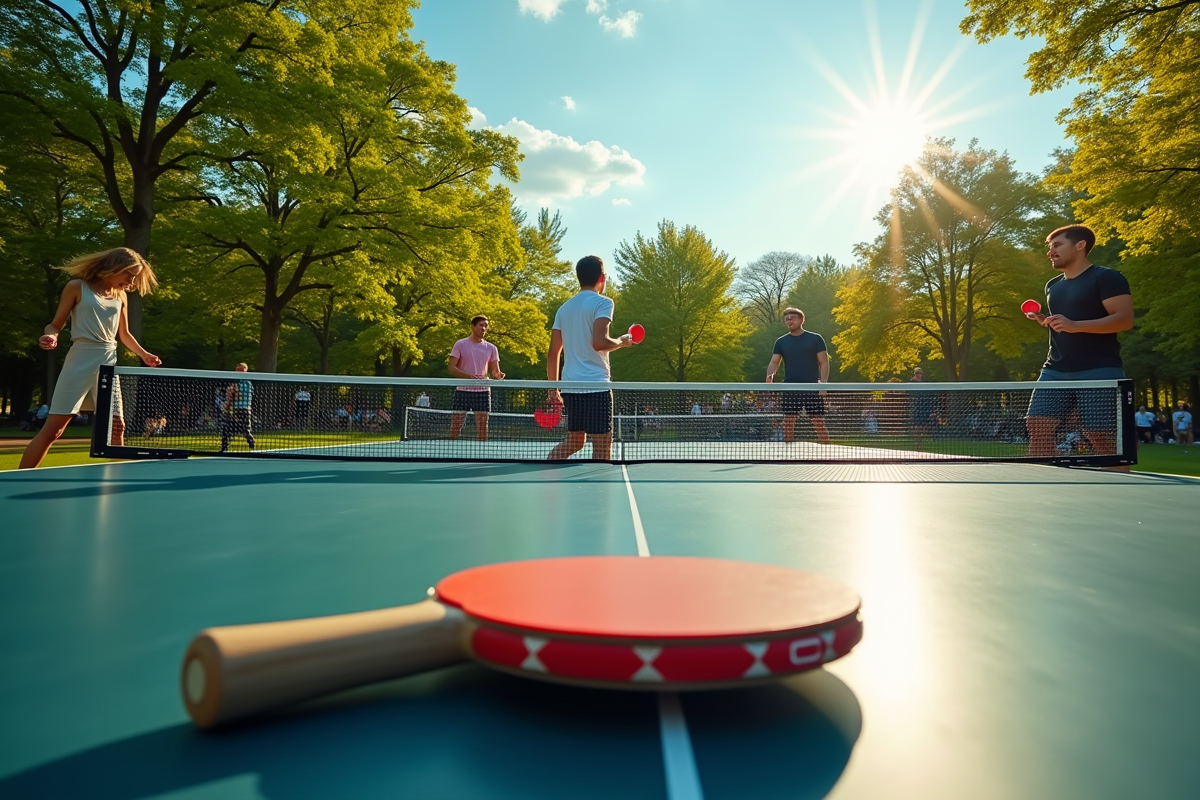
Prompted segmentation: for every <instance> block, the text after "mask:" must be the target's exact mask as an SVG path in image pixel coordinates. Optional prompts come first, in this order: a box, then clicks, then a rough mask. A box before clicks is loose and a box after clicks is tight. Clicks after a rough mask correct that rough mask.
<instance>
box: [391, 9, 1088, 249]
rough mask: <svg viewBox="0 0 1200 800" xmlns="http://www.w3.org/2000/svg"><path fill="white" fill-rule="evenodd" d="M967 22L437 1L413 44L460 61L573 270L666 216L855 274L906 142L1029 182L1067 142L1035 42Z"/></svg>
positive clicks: (940, 16)
mask: <svg viewBox="0 0 1200 800" xmlns="http://www.w3.org/2000/svg"><path fill="white" fill-rule="evenodd" d="M965 14H966V9H965V7H964V6H963V5H962V4H961V3H957V2H944V1H938V0H934V1H933V2H917V1H913V2H909V1H908V0H890V2H887V3H878V4H875V3H863V2H860V1H859V0H850V1H849V2H846V3H844V4H840V5H839V4H830V3H824V2H822V3H817V2H808V0H741V2H730V1H722V2H718V0H608V1H607V2H603V0H425V3H424V7H422V8H420V9H418V10H417V12H416V13H415V20H416V25H415V29H414V31H413V36H414V38H416V39H421V40H423V41H424V42H425V45H426V48H427V50H428V52H429V53H430V55H432V56H433V57H435V58H439V59H442V60H446V61H450V62H453V63H454V64H456V65H457V67H458V92H459V94H460V95H461V96H463V97H464V98H465V99H466V100H467V102H468V104H469V105H470V106H471V107H472V108H473V109H475V110H476V111H477V112H478V114H479V115H480V116H479V117H478V118H477V122H476V124H478V125H486V126H488V127H492V128H495V129H498V130H501V131H504V132H506V133H510V134H512V135H515V136H517V137H518V138H519V139H520V140H521V150H522V152H523V153H525V155H526V158H525V161H524V162H523V163H522V165H521V170H522V181H521V183H520V184H518V185H516V186H515V187H514V192H515V194H516V195H517V197H518V199H519V200H520V202H521V203H522V205H523V206H525V207H526V208H528V209H529V210H530V211H536V209H537V208H538V207H539V206H542V205H544V206H548V207H550V208H551V209H554V210H559V211H561V212H562V218H563V221H564V223H565V224H566V227H567V229H568V234H567V238H566V241H565V250H564V253H563V255H564V256H565V257H566V258H569V259H570V260H572V261H574V260H576V259H578V258H579V257H581V256H583V255H586V254H588V253H596V254H598V255H601V256H604V257H605V258H606V259H607V258H609V257H610V256H611V255H612V253H613V251H614V250H615V249H616V247H617V246H618V245H619V243H620V242H621V241H623V240H629V239H632V238H633V237H634V236H635V235H636V234H637V233H638V232H639V231H640V232H642V233H643V234H644V235H649V236H652V235H653V234H654V232H655V229H656V226H657V224H658V222H659V221H660V220H662V219H669V220H671V221H673V222H675V223H677V224H679V225H695V226H696V227H698V228H699V229H700V230H702V231H703V232H704V233H705V234H706V235H707V236H708V237H709V238H710V239H712V241H713V243H714V244H715V245H716V246H717V247H718V248H720V249H721V250H724V251H725V252H727V253H728V254H729V255H731V256H733V257H734V258H735V259H736V260H737V263H738V264H746V263H748V262H750V261H752V260H754V259H755V258H758V257H759V256H761V255H763V254H764V253H767V252H769V251H772V250H787V251H792V252H798V253H803V254H807V255H821V254H825V253H830V254H832V255H834V256H835V257H837V258H838V259H840V260H843V261H849V260H850V259H851V257H852V256H851V254H852V249H853V246H854V244H855V243H857V242H861V241H866V240H869V239H873V238H874V237H875V236H876V235H877V234H878V233H879V231H880V229H879V227H878V226H877V224H876V223H875V222H874V221H873V217H874V215H875V213H876V212H877V211H878V210H879V208H880V207H881V206H882V205H883V204H884V203H885V202H886V199H887V186H888V183H889V181H890V175H892V174H893V169H894V165H895V163H897V160H902V159H903V157H904V153H903V152H900V153H893V150H895V149H896V148H897V147H898V146H899V145H901V144H903V143H904V142H911V140H912V137H913V136H914V135H916V136H919V135H920V134H921V133H922V132H926V131H927V132H932V133H934V134H936V135H941V136H950V137H953V138H956V139H957V140H958V142H959V144H960V145H963V146H965V144H966V142H967V141H968V140H970V139H972V138H978V139H979V140H980V144H981V145H982V146H984V147H986V148H989V149H994V150H1000V151H1007V152H1008V153H1009V154H1010V155H1011V156H1012V157H1013V158H1014V159H1015V160H1016V163H1017V167H1018V168H1019V169H1021V170H1024V171H1028V172H1040V171H1041V170H1042V169H1043V168H1044V167H1045V166H1046V165H1047V164H1048V163H1049V161H1050V153H1051V151H1052V150H1054V148H1056V147H1061V146H1063V145H1064V144H1065V140H1064V137H1063V132H1062V129H1061V127H1060V126H1059V125H1058V124H1057V122H1056V121H1055V115H1056V114H1057V113H1058V112H1059V110H1060V109H1062V108H1063V107H1065V106H1066V105H1068V103H1069V102H1070V96H1071V94H1072V93H1071V92H1069V91H1066V90H1064V91H1059V92H1055V93H1050V94H1045V95H1038V96H1030V94H1029V86H1028V83H1027V82H1026V81H1025V79H1024V71H1025V63H1024V62H1025V58H1026V57H1027V55H1028V54H1029V53H1030V52H1032V50H1033V49H1035V48H1036V47H1038V46H1039V43H1038V42H1035V41H1028V40H1027V41H1019V40H1016V39H1013V38H1011V37H1010V38H1008V39H1004V40H1001V41H997V42H992V43H990V44H988V45H986V46H985V45H978V44H976V43H975V42H974V40H973V39H971V38H969V37H966V36H963V35H962V34H960V33H959V32H958V24H959V22H960V21H961V19H962V18H963V16H965ZM914 41H916V42H917V46H916V47H914V46H913V45H914ZM906 76H907V77H906ZM881 86H882V87H883V88H882V90H881ZM897 96H901V97H903V98H904V99H903V100H902V101H900V102H896V101H895V98H896V97H897ZM918 97H921V98H922V99H921V100H920V101H919V102H917V100H916V98H918ZM567 98H569V99H567ZM888 98H892V100H891V101H890V102H889V101H888ZM889 109H890V110H889ZM930 129H932V130H931V131H930ZM909 147H911V144H910V145H909ZM901 149H902V150H903V148H901ZM884 156H885V157H884Z"/></svg>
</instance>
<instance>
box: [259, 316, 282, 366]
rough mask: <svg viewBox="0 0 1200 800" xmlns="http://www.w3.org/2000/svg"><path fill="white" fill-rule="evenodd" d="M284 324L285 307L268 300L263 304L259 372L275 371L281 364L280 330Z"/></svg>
mask: <svg viewBox="0 0 1200 800" xmlns="http://www.w3.org/2000/svg"><path fill="white" fill-rule="evenodd" d="M282 326H283V309H281V308H279V307H278V306H277V305H276V304H274V303H271V302H268V303H266V304H265V305H264V306H263V312H262V325H261V326H260V328H259V334H258V362H257V364H256V365H255V370H256V371H258V372H275V371H276V369H277V367H278V364H279V331H280V328H282Z"/></svg>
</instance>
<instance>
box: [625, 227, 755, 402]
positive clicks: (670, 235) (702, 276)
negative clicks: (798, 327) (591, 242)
mask: <svg viewBox="0 0 1200 800" xmlns="http://www.w3.org/2000/svg"><path fill="white" fill-rule="evenodd" d="M615 261H616V265H617V267H618V274H619V277H620V278H621V303H620V305H619V306H618V307H617V314H618V315H619V316H620V317H621V319H628V320H629V321H630V322H638V323H641V324H642V325H644V326H645V327H646V340H645V342H643V343H642V344H640V345H638V346H637V347H634V348H633V349H632V350H631V351H629V352H627V353H624V354H623V355H624V356H625V357H624V359H623V368H622V374H623V375H626V376H629V377H642V378H646V379H652V380H674V381H688V380H693V381H695V380H714V381H718V380H739V379H741V378H742V366H741V362H742V359H743V358H744V356H745V353H744V350H743V347H742V342H743V340H744V339H745V338H746V336H747V334H748V333H749V332H750V326H749V324H748V323H747V322H746V319H745V317H744V316H743V315H742V314H741V310H740V304H739V302H738V299H737V297H735V296H734V295H733V294H732V292H731V285H732V284H733V279H734V275H735V270H734V263H733V259H731V258H730V257H729V256H728V255H726V254H725V253H724V252H722V251H720V250H718V249H716V247H715V246H714V245H713V243H712V242H711V241H710V240H709V239H708V238H707V237H705V236H704V234H703V233H701V232H700V231H699V230H698V229H696V228H695V227H692V226H690V225H688V226H685V227H684V228H683V229H682V230H680V229H679V228H678V227H677V226H676V225H675V223H673V222H669V221H667V220H663V221H662V222H660V223H659V225H658V236H657V237H655V238H654V239H647V238H645V237H643V236H642V234H641V233H638V234H637V236H636V237H635V238H634V240H633V241H632V242H621V244H620V246H619V247H618V248H617V252H616V259H615ZM624 324H627V323H621V325H624ZM621 325H615V326H614V327H616V328H617V330H618V331H619V330H621Z"/></svg>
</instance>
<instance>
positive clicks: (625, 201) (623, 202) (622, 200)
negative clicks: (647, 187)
mask: <svg viewBox="0 0 1200 800" xmlns="http://www.w3.org/2000/svg"><path fill="white" fill-rule="evenodd" d="M613 205H614V206H629V205H633V204H632V203H630V202H629V198H628V197H616V198H613Z"/></svg>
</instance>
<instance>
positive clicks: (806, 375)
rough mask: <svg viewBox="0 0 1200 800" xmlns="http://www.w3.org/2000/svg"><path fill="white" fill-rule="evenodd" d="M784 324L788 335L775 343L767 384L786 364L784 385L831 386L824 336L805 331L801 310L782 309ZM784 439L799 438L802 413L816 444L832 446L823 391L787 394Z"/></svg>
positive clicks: (768, 369) (784, 395) (784, 410)
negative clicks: (827, 384)
mask: <svg viewBox="0 0 1200 800" xmlns="http://www.w3.org/2000/svg"><path fill="white" fill-rule="evenodd" d="M783 324H784V325H786V326H787V329H788V332H787V333H786V334H784V335H783V336H780V337H779V338H778V339H776V340H775V350H774V352H773V353H772V355H771V363H770V364H768V365H767V383H772V382H773V381H774V380H775V373H776V372H778V371H779V365H780V363H781V362H782V363H783V365H784V373H783V382H784V383H829V353H828V352H827V351H826V350H825V340H824V339H822V338H821V334H819V333H813V332H812V331H806V330H804V312H803V311H801V310H800V309H798V308H785V309H784V310H783ZM782 405H783V440H784V441H785V442H791V441H794V440H795V437H796V415H798V414H799V413H800V412H801V411H803V412H804V413H805V414H807V415H808V420H809V422H811V423H812V426H813V430H815V431H816V432H817V441H818V442H819V443H821V444H829V432H828V431H826V430H825V393H824V392H798V391H793V392H784V393H783V398H782Z"/></svg>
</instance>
